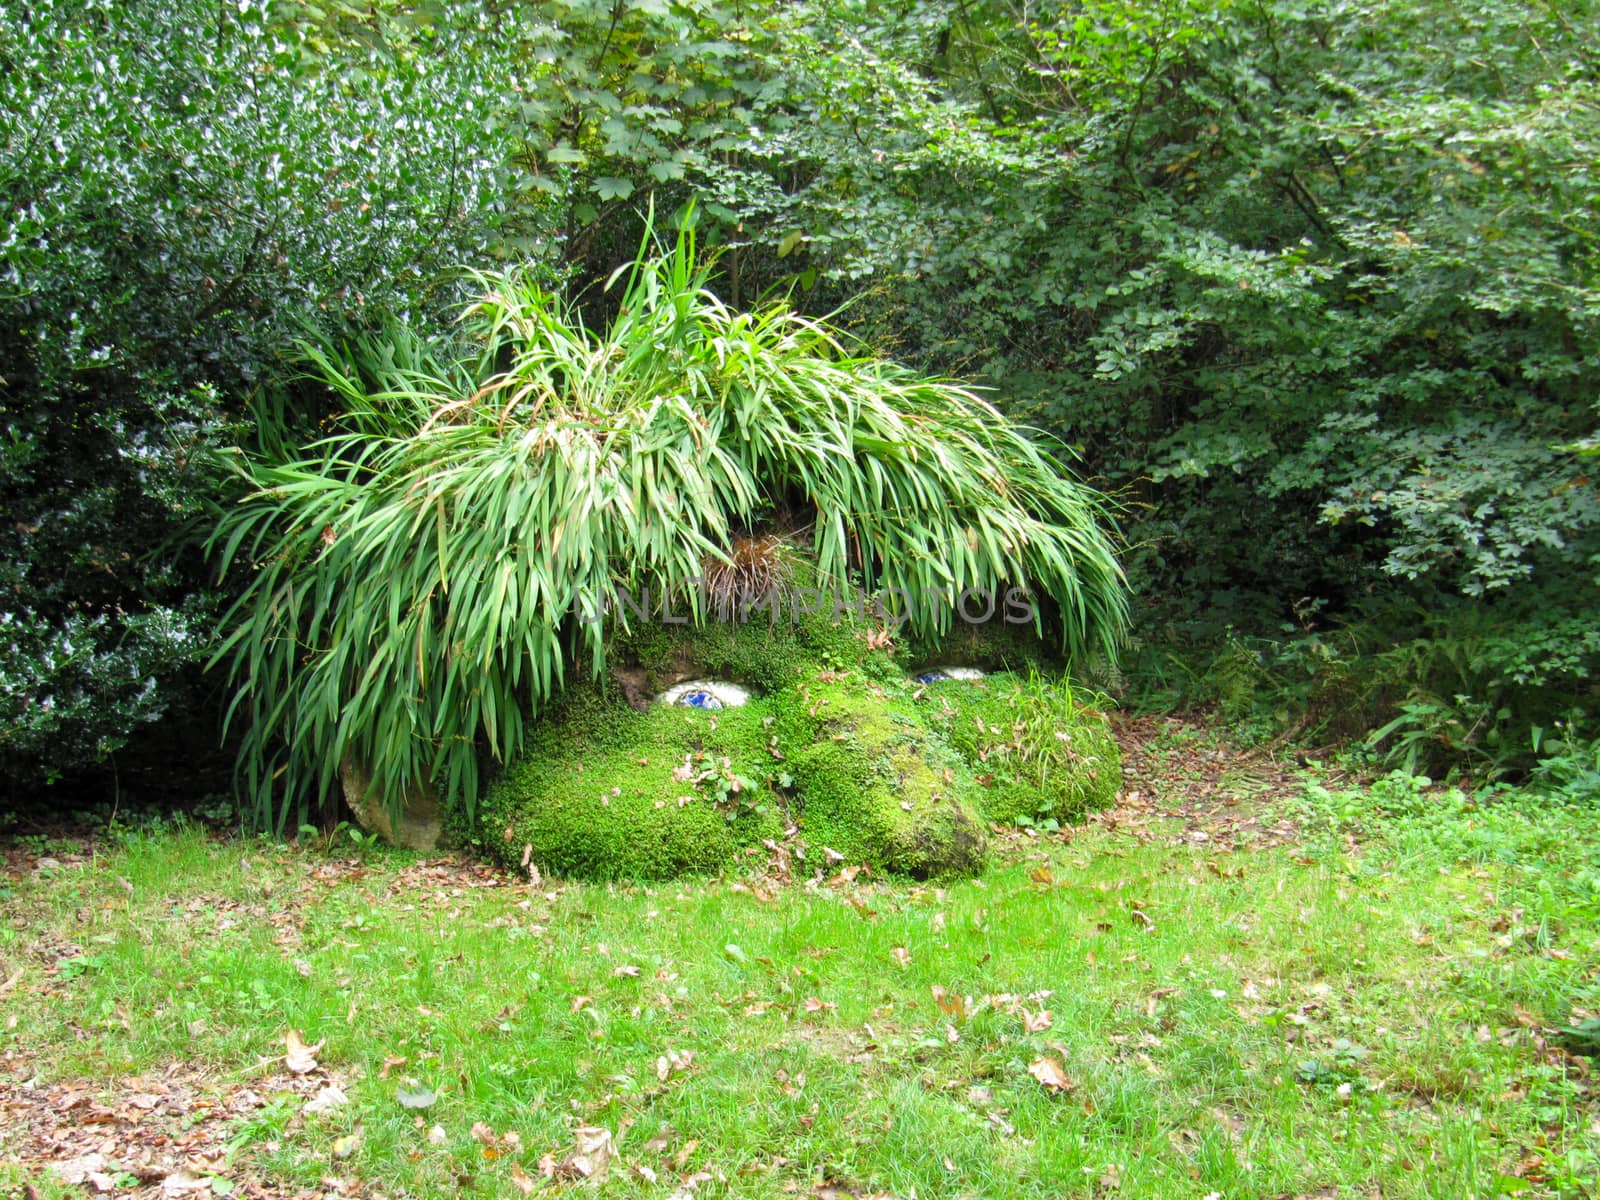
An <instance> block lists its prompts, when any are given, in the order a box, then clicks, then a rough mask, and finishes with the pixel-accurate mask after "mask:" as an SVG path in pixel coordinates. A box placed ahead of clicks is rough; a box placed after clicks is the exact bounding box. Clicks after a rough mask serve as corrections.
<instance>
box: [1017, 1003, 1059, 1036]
mask: <svg viewBox="0 0 1600 1200" xmlns="http://www.w3.org/2000/svg"><path fill="white" fill-rule="evenodd" d="M1053 1021H1054V1018H1053V1017H1052V1016H1051V1015H1050V1010H1049V1009H1048V1008H1041V1009H1040V1010H1039V1011H1038V1012H1036V1013H1031V1012H1029V1011H1028V1010H1027V1009H1023V1010H1022V1030H1023V1032H1024V1033H1043V1032H1044V1031H1045V1030H1046V1029H1049V1028H1050V1026H1051V1024H1052V1023H1053Z"/></svg>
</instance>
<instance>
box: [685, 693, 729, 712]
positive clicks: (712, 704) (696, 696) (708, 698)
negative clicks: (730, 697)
mask: <svg viewBox="0 0 1600 1200" xmlns="http://www.w3.org/2000/svg"><path fill="white" fill-rule="evenodd" d="M677 702H678V703H679V704H686V705H688V706H689V707H690V708H705V709H719V708H721V707H722V701H721V700H718V699H717V698H716V697H715V696H713V695H712V694H711V693H710V692H685V693H684V694H683V695H681V696H679V697H678V701H677Z"/></svg>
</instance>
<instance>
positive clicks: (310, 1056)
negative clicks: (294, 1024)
mask: <svg viewBox="0 0 1600 1200" xmlns="http://www.w3.org/2000/svg"><path fill="white" fill-rule="evenodd" d="M284 1044H285V1045H286V1046H287V1047H288V1051H289V1052H288V1053H287V1054H285V1055H284V1056H283V1065H284V1066H286V1067H288V1068H289V1070H290V1071H291V1072H293V1073H294V1074H296V1075H305V1074H308V1073H309V1072H311V1071H315V1070H316V1069H317V1051H318V1050H321V1049H322V1046H323V1043H322V1042H318V1043H317V1044H316V1045H315V1046H308V1045H306V1043H305V1039H304V1038H302V1037H301V1036H300V1033H299V1031H298V1030H295V1029H291V1030H289V1036H288V1037H286V1038H285V1039H284Z"/></svg>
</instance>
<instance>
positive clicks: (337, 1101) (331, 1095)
mask: <svg viewBox="0 0 1600 1200" xmlns="http://www.w3.org/2000/svg"><path fill="white" fill-rule="evenodd" d="M349 1103H350V1097H349V1096H346V1095H345V1094H344V1090H343V1089H342V1088H340V1087H339V1085H338V1084H334V1083H330V1084H328V1085H326V1086H325V1087H324V1088H323V1089H322V1090H321V1091H320V1092H318V1093H317V1094H316V1095H315V1096H313V1097H312V1098H311V1099H309V1100H307V1101H306V1106H305V1108H303V1109H302V1110H301V1111H302V1112H308V1113H325V1112H332V1111H333V1110H334V1109H336V1108H343V1107H344V1106H345V1105H346V1104H349Z"/></svg>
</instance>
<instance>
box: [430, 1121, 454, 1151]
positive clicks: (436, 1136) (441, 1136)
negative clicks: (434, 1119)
mask: <svg viewBox="0 0 1600 1200" xmlns="http://www.w3.org/2000/svg"><path fill="white" fill-rule="evenodd" d="M449 1140H450V1135H449V1134H448V1133H446V1132H445V1131H444V1126H443V1125H435V1126H434V1127H433V1128H432V1129H430V1130H428V1145H430V1146H442V1145H444V1144H445V1143H446V1142H448V1141H449Z"/></svg>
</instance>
